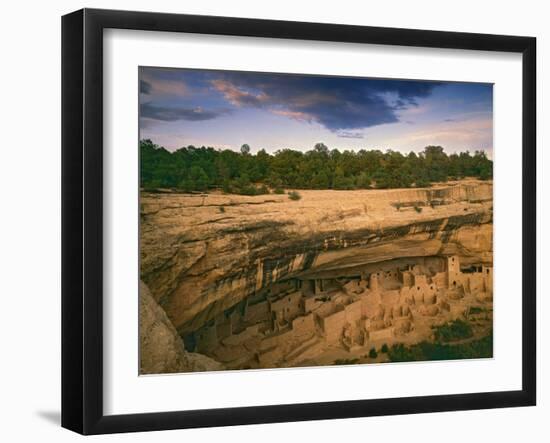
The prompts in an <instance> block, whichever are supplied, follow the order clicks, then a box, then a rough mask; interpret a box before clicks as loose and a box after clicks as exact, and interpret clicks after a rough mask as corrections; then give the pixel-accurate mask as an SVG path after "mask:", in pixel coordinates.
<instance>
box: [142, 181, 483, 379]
mask: <svg viewBox="0 0 550 443" xmlns="http://www.w3.org/2000/svg"><path fill="white" fill-rule="evenodd" d="M344 192H345V194H344V193H343V192H342V191H322V190H304V191H301V193H302V195H303V198H302V199H301V200H299V201H298V202H295V201H291V200H289V199H288V197H286V196H284V195H283V196H279V195H274V194H271V195H268V196H252V197H248V196H239V195H225V194H209V195H192V194H171V193H167V194H153V193H143V194H142V196H141V204H142V209H141V234H140V241H141V244H140V250H141V263H140V264H141V279H142V281H143V283H144V285H145V286H146V287H147V288H148V290H149V291H150V294H151V297H150V299H149V302H150V304H151V305H153V304H156V305H158V309H157V308H156V307H154V306H151V307H150V312H157V311H158V312H160V313H163V315H165V316H166V319H165V318H164V317H162V316H160V314H159V317H158V318H156V317H151V318H150V319H146V320H147V321H146V322H145V326H144V327H147V328H149V329H150V330H151V331H157V329H156V327H155V325H157V324H158V323H159V322H160V323H166V324H167V325H168V326H167V329H166V330H165V332H164V333H163V335H162V336H160V337H158V338H155V337H153V336H151V335H149V336H147V337H144V339H143V340H142V343H141V348H140V349H141V352H142V356H149V355H150V356H151V361H159V359H160V357H158V356H156V355H157V352H158V349H159V347H161V346H163V345H162V343H164V342H165V340H166V339H167V337H172V335H173V336H174V337H175V338H174V339H172V338H170V343H172V344H174V343H176V342H178V341H179V342H180V343H181V348H182V350H183V351H182V352H184V353H185V354H182V355H181V356H180V358H179V361H185V362H187V363H185V364H181V365H179V366H178V365H168V363H167V366H166V367H165V369H159V368H158V365H153V364H148V365H145V366H142V370H141V371H142V373H161V372H163V371H164V372H188V371H195V370H219V369H248V368H251V369H256V368H279V367H296V366H322V365H332V364H344V363H342V362H345V363H350V362H352V363H356V362H357V363H372V362H383V361H394V360H391V359H390V358H389V354H388V353H384V355H382V353H380V352H378V354H379V355H378V357H376V358H375V357H372V358H371V357H368V358H367V356H368V355H369V353H370V351H371V350H373V349H375V350H377V351H380V350H381V349H382V348H385V349H388V348H390V349H391V348H392V346H400V345H403V346H405V347H407V349H412V348H413V347H414V346H417V345H419V344H421V343H432V344H437V343H441V344H442V345H444V346H446V344H445V343H446V342H445V343H444V342H441V340H438V339H437V337H436V334H437V333H438V330H439V328H442V327H446V326H447V325H449V324H450V323H453V322H456V321H459V322H464V323H467V324H468V325H469V327H471V328H472V330H473V333H472V334H471V335H470V336H469V338H464V339H462V338H458V339H456V340H455V339H453V340H452V343H450V345H452V346H454V345H455V344H457V345H460V344H465V345H467V344H468V343H469V342H472V341H475V340H481V339H483V338H486V337H487V338H488V340H489V339H490V343H491V345H490V346H491V347H490V348H488V349H489V351H488V352H486V353H485V354H484V355H485V356H487V355H492V336H491V334H492V321H493V317H492V316H493V301H492V299H493V283H492V282H493V268H492V266H493V242H492V237H493V200H492V183H490V182H483V181H478V180H469V181H468V180H462V181H457V182H449V183H445V184H443V185H441V186H436V187H431V188H426V189H390V190H358V191H344ZM344 197H345V198H344ZM220 208H223V211H222V210H221V209H220ZM384 345H385V346H384ZM173 346H175V347H177V346H176V345H175V344H174V345H173ZM149 350H150V352H149ZM470 351H472V349H469V350H468V352H466V354H467V355H468V356H470V357H468V358H472V357H471V356H472V355H473V356H474V357H475V356H479V355H481V354H479V353H477V350H476V349H473V351H472V352H470ZM174 352H175V351H174ZM410 355H411V354H407V355H405V357H406V358H405V359H404V360H403V361H410V360H411V359H414V358H410V359H407V358H408V357H409V356H410ZM153 357H154V358H153ZM456 358H463V357H461V356H458V357H456ZM155 359H156V360H155ZM428 359H430V358H429V356H428ZM172 360H173V358H172V357H171V356H164V357H163V360H162V361H166V362H169V361H172ZM144 361H146V359H145V360H144V358H143V357H142V362H144ZM199 367H200V368H202V369H197V368H199Z"/></svg>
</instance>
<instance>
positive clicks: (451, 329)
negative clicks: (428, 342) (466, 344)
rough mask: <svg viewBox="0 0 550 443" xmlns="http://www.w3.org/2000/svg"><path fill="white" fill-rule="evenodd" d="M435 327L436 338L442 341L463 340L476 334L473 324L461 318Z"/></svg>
mask: <svg viewBox="0 0 550 443" xmlns="http://www.w3.org/2000/svg"><path fill="white" fill-rule="evenodd" d="M433 329H434V337H435V339H436V340H437V341H441V342H451V341H456V340H463V339H466V338H470V337H472V336H473V335H474V332H473V330H472V325H470V323H468V322H466V321H464V320H460V319H458V320H454V321H452V322H449V323H447V324H445V325H442V326H435V327H434V328H433Z"/></svg>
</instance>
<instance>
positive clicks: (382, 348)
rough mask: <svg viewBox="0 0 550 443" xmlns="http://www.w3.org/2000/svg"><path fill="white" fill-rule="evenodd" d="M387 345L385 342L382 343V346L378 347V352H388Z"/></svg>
mask: <svg viewBox="0 0 550 443" xmlns="http://www.w3.org/2000/svg"><path fill="white" fill-rule="evenodd" d="M388 350H389V349H388V345H387V344H386V343H384V344H383V345H382V347H381V348H380V352H382V353H384V354H387V353H388Z"/></svg>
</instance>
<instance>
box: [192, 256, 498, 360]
mask: <svg viewBox="0 0 550 443" xmlns="http://www.w3.org/2000/svg"><path fill="white" fill-rule="evenodd" d="M341 273H342V274H343V275H341V276H336V277H334V276H333V277H330V278H324V277H323V276H322V275H320V276H316V277H315V278H291V279H288V280H284V281H281V282H278V283H275V284H273V285H271V286H270V287H269V288H267V289H266V290H265V291H262V292H261V293H259V294H255V295H253V296H251V297H249V298H247V299H245V300H243V301H242V302H239V303H238V304H236V305H235V306H234V307H232V308H231V309H228V310H226V311H225V312H223V313H221V314H219V315H217V316H216V317H215V318H213V319H211V320H210V321H209V322H208V323H207V324H206V325H205V326H203V327H202V328H200V329H198V330H196V331H195V332H193V333H191V334H187V335H186V336H185V337H184V341H185V345H186V348H187V349H189V350H190V351H195V352H198V353H200V354H204V355H207V356H209V357H211V358H213V359H215V360H216V361H219V362H221V363H222V364H224V365H225V366H226V367H227V368H229V369H242V368H274V367H287V366H300V365H304V364H305V365H310V364H314V363H315V362H317V360H319V359H320V360H321V361H323V356H326V357H327V358H329V359H330V355H331V354H332V355H340V354H341V353H338V352H335V351H337V350H341V351H347V352H348V353H351V355H355V354H356V355H360V354H361V353H363V354H364V353H365V352H368V350H369V349H371V348H373V347H374V348H376V349H379V348H380V347H381V346H383V345H384V344H385V345H387V346H391V345H393V344H395V343H416V342H419V341H421V340H425V339H429V338H430V336H431V335H432V333H433V332H432V326H434V325H437V324H443V323H445V322H448V321H451V320H454V319H457V318H461V317H463V316H464V315H466V314H467V313H468V310H469V309H471V308H473V307H477V308H479V307H483V308H485V307H487V306H491V305H492V295H493V286H492V282H493V275H492V274H493V269H492V267H491V266H487V265H484V264H480V265H472V266H469V267H468V268H463V269H461V266H460V258H459V256H457V255H452V256H448V257H439V256H431V257H417V258H412V259H397V260H390V261H388V262H385V263H378V264H377V265H376V266H372V265H371V266H365V267H363V268H355V269H353V271H352V273H346V271H345V270H343V271H341ZM346 274H348V275H346Z"/></svg>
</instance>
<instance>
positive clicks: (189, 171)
mask: <svg viewBox="0 0 550 443" xmlns="http://www.w3.org/2000/svg"><path fill="white" fill-rule="evenodd" d="M492 176H493V162H492V161H491V160H490V159H488V158H487V156H486V155H485V153H484V152H483V151H476V152H475V153H473V154H471V153H470V152H461V153H458V154H451V155H447V154H446V153H445V151H444V149H443V148H442V147H441V146H427V147H426V148H424V151H422V152H420V153H418V154H417V153H415V152H412V151H411V152H410V153H409V154H402V153H400V152H397V151H392V150H387V151H385V152H382V151H380V150H365V149H361V150H359V151H357V152H356V151H349V150H344V151H339V150H338V149H332V150H331V149H329V148H328V147H327V146H326V145H324V144H323V143H317V144H316V145H315V147H314V148H313V149H312V150H310V151H307V152H302V151H296V150H292V149H281V150H278V151H276V152H275V153H273V154H269V153H267V152H266V151H265V150H264V149H261V150H259V151H258V152H257V153H255V154H251V149H250V146H248V145H243V147H242V148H241V151H240V152H236V151H233V150H230V149H223V150H221V149H215V148H212V147H205V146H202V147H200V148H197V147H195V146H187V147H182V148H180V149H177V150H176V151H174V152H170V151H168V150H166V149H165V148H163V147H161V146H158V145H156V144H154V143H153V142H152V141H151V140H141V141H140V177H141V187H142V188H144V189H152V190H155V189H163V188H165V189H166V188H167V189H176V190H181V191H183V192H205V191H208V190H209V189H223V190H224V191H225V192H227V193H237V194H244V195H258V194H267V193H268V192H269V188H271V189H275V190H280V189H285V188H286V189H288V188H290V189H292V188H294V189H341V190H347V189H370V188H377V189H387V188H409V187H426V186H430V184H431V183H433V182H441V181H447V180H448V179H450V178H453V179H454V178H457V179H459V178H463V177H478V178H480V179H482V180H486V179H490V178H492Z"/></svg>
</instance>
